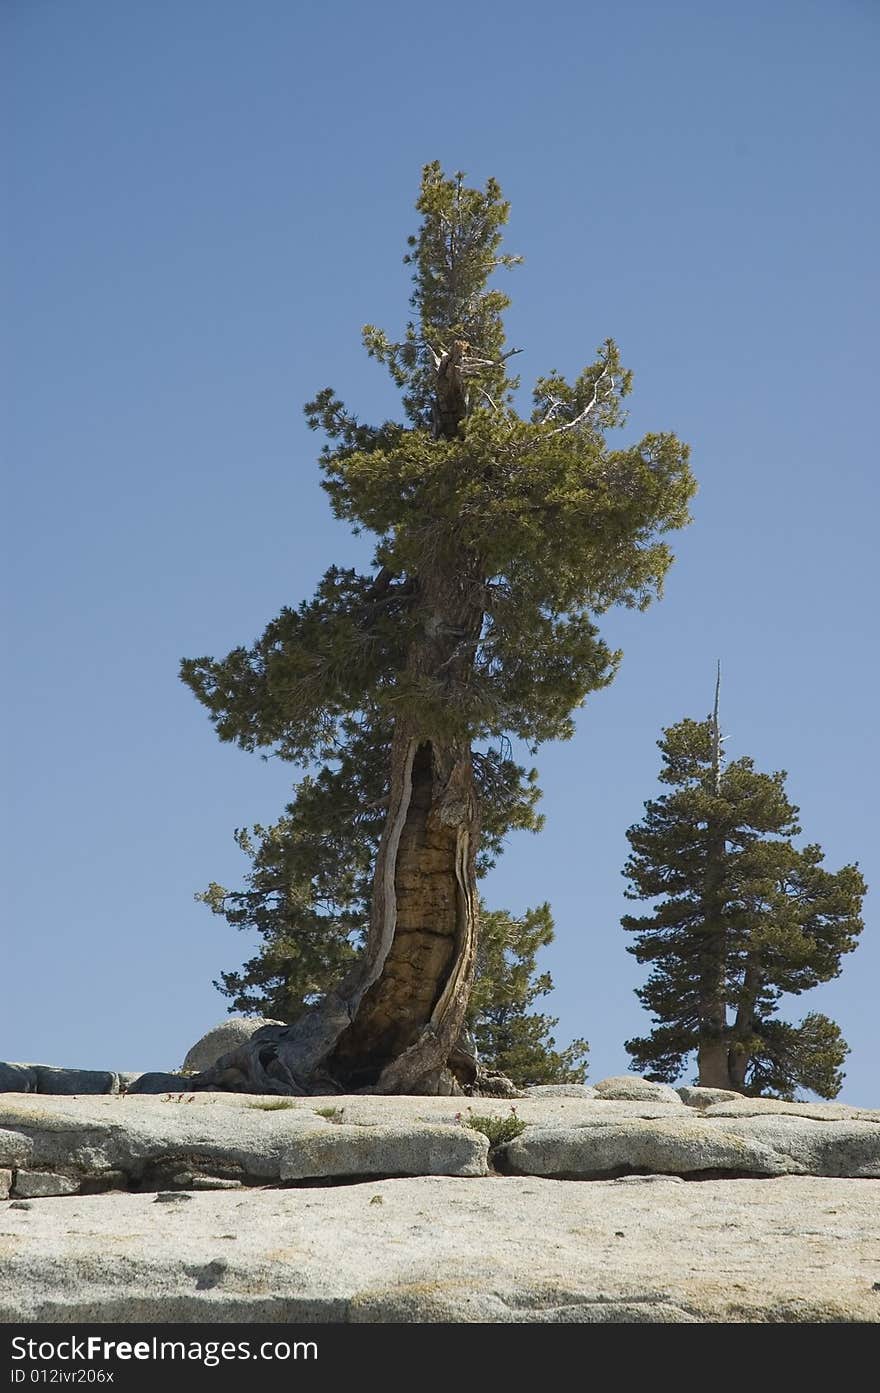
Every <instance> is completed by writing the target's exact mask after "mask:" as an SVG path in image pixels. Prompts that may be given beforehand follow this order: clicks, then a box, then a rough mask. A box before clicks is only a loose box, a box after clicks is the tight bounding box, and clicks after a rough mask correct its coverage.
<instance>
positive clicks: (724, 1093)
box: [675, 1085, 742, 1108]
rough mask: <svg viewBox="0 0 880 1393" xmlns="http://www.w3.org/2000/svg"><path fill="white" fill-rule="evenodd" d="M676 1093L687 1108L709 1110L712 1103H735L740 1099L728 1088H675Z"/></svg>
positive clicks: (739, 1094)
mask: <svg viewBox="0 0 880 1393" xmlns="http://www.w3.org/2000/svg"><path fill="white" fill-rule="evenodd" d="M675 1091H676V1093H677V1094H678V1096H679V1098H680V1099H681V1101H682V1102H683V1103H685V1104H686V1105H687V1107H689V1108H711V1107H712V1105H713V1103H735V1102H737V1101H739V1100H740V1099H741V1098H742V1094H741V1093H734V1092H733V1091H732V1090H731V1089H729V1088H699V1087H697V1086H696V1085H695V1086H694V1087H693V1088H677V1089H676V1090H675Z"/></svg>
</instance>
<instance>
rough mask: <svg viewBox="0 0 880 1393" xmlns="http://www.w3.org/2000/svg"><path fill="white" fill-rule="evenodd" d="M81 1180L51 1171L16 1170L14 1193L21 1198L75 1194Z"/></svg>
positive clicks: (29, 1198)
mask: <svg viewBox="0 0 880 1393" xmlns="http://www.w3.org/2000/svg"><path fill="white" fill-rule="evenodd" d="M78 1189H79V1181H78V1180H72V1179H71V1178H70V1176H69V1175H55V1174H53V1173H52V1172H51V1171H22V1170H20V1171H16V1173H15V1184H14V1186H13V1191H12V1193H13V1194H14V1195H15V1198H16V1199H19V1200H36V1199H43V1198H45V1197H46V1196H49V1195H75V1194H76V1192H77V1190H78Z"/></svg>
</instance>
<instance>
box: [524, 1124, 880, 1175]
mask: <svg viewBox="0 0 880 1393" xmlns="http://www.w3.org/2000/svg"><path fill="white" fill-rule="evenodd" d="M503 1166H504V1169H505V1170H508V1171H510V1172H511V1173H512V1174H515V1175H543V1176H566V1177H572V1178H576V1177H583V1178H593V1177H597V1176H602V1175H609V1174H614V1173H617V1172H625V1171H644V1172H648V1173H663V1174H670V1175H707V1174H711V1173H712V1172H713V1171H715V1172H721V1173H723V1174H726V1175H736V1174H739V1175H768V1176H769V1175H805V1174H810V1175H824V1176H850V1177H864V1178H873V1177H878V1178H880V1127H878V1126H877V1125H876V1123H872V1122H837V1121H830V1122H818V1121H815V1120H814V1119H811V1118H808V1117H791V1116H786V1115H780V1116H775V1117H757V1118H754V1117H749V1118H737V1117H734V1118H724V1119H721V1118H718V1119H712V1118H709V1117H707V1116H706V1114H703V1115H697V1116H694V1115H693V1114H691V1116H690V1117H686V1118H684V1119H681V1120H680V1119H678V1118H675V1119H669V1120H663V1119H633V1120H630V1121H617V1122H603V1121H595V1122H593V1123H590V1124H586V1125H581V1126H579V1127H545V1128H540V1127H532V1128H527V1129H526V1131H525V1132H524V1133H522V1135H521V1136H518V1137H516V1138H515V1139H514V1140H513V1141H511V1142H509V1143H508V1144H507V1146H506V1147H505V1148H504V1152H503Z"/></svg>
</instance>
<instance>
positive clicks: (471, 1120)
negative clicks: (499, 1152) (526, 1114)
mask: <svg viewBox="0 0 880 1393" xmlns="http://www.w3.org/2000/svg"><path fill="white" fill-rule="evenodd" d="M459 1118H460V1120H461V1121H462V1122H463V1123H464V1125H465V1127H471V1128H472V1129H473V1130H474V1131H475V1132H482V1133H483V1135H484V1136H487V1137H488V1138H489V1150H490V1151H494V1150H495V1149H496V1147H499V1146H506V1145H507V1143H508V1142H509V1141H513V1139H514V1137H518V1136H519V1135H520V1133H522V1132H524V1131H525V1129H526V1124H525V1123H524V1122H523V1120H522V1118H521V1117H517V1115H516V1108H511V1109H510V1116H509V1117H483V1116H480V1115H478V1114H475V1115H474V1116H473V1117H462V1116H461V1114H460V1113H459Z"/></svg>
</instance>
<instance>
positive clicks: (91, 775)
mask: <svg viewBox="0 0 880 1393" xmlns="http://www.w3.org/2000/svg"><path fill="white" fill-rule="evenodd" d="M2 25H3V31H4V33H3V49H4V54H5V57H4V60H3V61H4V65H5V69H6V75H5V79H4V83H3V85H4V88H5V90H6V96H5V100H6V102H7V104H8V108H9V113H8V114H9V117H10V119H8V120H7V121H6V122H4V127H5V132H6V134H5V141H6V147H5V155H4V168H5V170H6V182H7V186H8V190H9V205H8V206H9V209H10V216H9V218H8V220H7V224H6V231H5V242H4V251H3V276H4V281H5V295H6V306H7V308H6V314H5V316H4V318H5V320H6V323H7V325H11V329H12V333H11V334H10V336H9V338H10V344H9V353H8V368H7V370H6V371H5V372H4V379H5V381H6V382H7V383H8V384H9V385H10V391H9V393H8V416H7V426H6V428H5V430H4V437H5V441H6V451H5V453H6V454H7V456H8V459H9V462H10V466H11V483H10V484H9V485H7V487H6V489H5V498H6V502H7V504H8V505H9V507H8V509H7V510H6V534H5V539H4V547H3V551H4V557H5V560H6V562H7V565H8V579H7V585H6V591H7V593H8V594H10V595H14V599H13V601H12V603H11V604H10V605H9V608H8V614H7V621H6V622H7V632H6V637H5V638H4V644H3V650H4V654H5V656H6V658H7V664H6V668H5V677H4V680H3V686H2V700H3V705H4V708H5V711H4V717H3V744H4V758H5V763H6V767H7V769H8V778H7V788H8V789H9V790H10V798H9V807H8V826H7V829H6V831H5V832H4V834H3V838H2V846H3V853H4V856H5V858H6V862H7V864H6V869H5V870H4V872H3V888H4V896H5V899H6V901H7V909H6V911H5V916H4V917H5V924H4V928H3V949H2V957H0V975H2V1004H0V1059H2V1058H6V1059H9V1058H12V1059H22V1060H38V1061H44V1062H48V1063H57V1064H70V1065H79V1066H94V1067H114V1068H125V1069H137V1068H140V1069H147V1068H157V1069H163V1068H171V1067H175V1066H176V1065H178V1064H179V1063H180V1061H181V1059H182V1057H183V1054H184V1053H185V1051H186V1049H187V1048H188V1046H189V1045H190V1044H191V1043H192V1042H193V1041H194V1040H195V1039H196V1038H197V1037H198V1036H199V1035H200V1034H201V1033H202V1032H203V1031H204V1030H205V1029H207V1028H208V1027H209V1026H211V1025H212V1024H214V1023H215V1022H216V1021H218V1020H219V1019H221V1018H222V1017H223V1015H224V1013H225V1011H226V1007H227V1003H226V1001H225V999H224V998H222V997H221V996H219V995H218V994H217V993H216V992H215V991H214V989H213V988H212V986H211V981H212V978H213V977H216V976H217V975H218V974H219V972H220V970H221V969H224V968H231V967H234V966H237V965H238V964H239V963H241V962H242V961H243V959H244V957H245V956H249V955H250V954H251V953H252V952H253V949H254V943H253V942H252V941H251V940H250V939H248V938H245V937H244V936H242V935H240V934H237V933H236V932H234V931H233V930H231V929H229V928H228V927H227V926H226V925H225V923H224V922H223V921H221V920H219V919H217V918H214V917H213V916H212V915H211V914H210V913H209V911H208V910H207V909H206V908H204V907H203V906H202V905H199V904H196V903H195V902H194V900H193V894H194V892H195V891H197V890H199V889H201V888H202V887H204V886H205V885H206V884H207V883H208V882H209V881H210V880H218V881H220V882H221V883H223V884H226V885H228V886H236V885H238V884H240V883H241V877H242V874H243V872H244V871H245V869H246V866H247V862H246V860H245V858H244V857H243V856H242V855H241V853H239V851H238V850H237V848H236V847H235V845H234V843H233V840H232V831H233V828H234V827H237V826H243V825H247V824H249V823H252V822H253V821H255V820H263V821H272V820H274V818H275V817H276V815H277V814H278V813H279V812H280V811H281V808H282V806H283V804H284V802H285V800H286V797H287V795H288V792H289V788H290V783H291V779H292V776H293V774H292V770H291V769H290V767H289V766H285V765H283V764H281V763H280V762H279V761H277V760H273V761H270V762H269V763H265V762H263V761H261V760H260V759H259V758H258V757H257V756H254V755H246V754H244V753H242V752H240V751H238V750H236V749H235V748H233V747H231V746H226V745H221V744H220V743H219V742H218V741H217V739H216V736H215V735H214V733H213V730H212V728H211V726H210V723H209V721H208V719H207V716H206V715H205V713H204V712H203V710H202V708H201V707H200V706H199V705H198V704H197V703H196V701H195V700H194V699H193V697H192V696H191V695H190V693H189V692H188V691H187V690H186V689H185V688H184V687H183V686H182V685H181V683H180V682H179V680H178V677H177V666H178V661H179V659H180V658H181V657H182V656H196V655H200V654H206V653H210V654H214V655H218V656H219V655H222V654H224V653H226V652H227V651H228V650H229V649H230V648H231V647H233V646H234V645H236V644H238V643H241V642H245V643H246V642H250V641H251V640H252V639H254V638H255V637H256V636H257V634H258V633H259V632H260V631H261V630H262V628H263V626H264V625H265V623H266V622H267V621H268V620H269V619H270V618H272V617H273V616H274V615H275V614H276V613H277V611H278V610H279V609H280V608H281V607H282V605H285V604H295V603H297V602H298V601H299V600H301V599H302V598H304V597H306V596H308V595H310V594H311V592H312V589H313V587H314V584H315V582H316V580H317V579H318V577H319V576H320V574H321V573H322V572H323V570H324V569H325V568H326V567H327V566H328V565H329V564H331V563H332V562H334V561H335V562H337V563H340V564H359V563H363V562H364V561H365V559H366V557H367V554H368V552H367V546H366V544H365V543H364V542H362V541H361V540H356V539H352V538H351V537H349V536H348V534H347V532H346V530H345V529H344V528H343V527H342V526H341V525H340V524H338V523H335V522H334V521H333V520H332V518H331V517H330V514H329V509H328V506H327V502H326V499H325V497H324V495H323V494H322V492H321V490H320V488H319V485H318V477H319V476H318V471H317V468H316V464H315V456H316V451H317V445H318V441H317V440H316V438H315V437H314V436H312V435H310V434H309V432H308V431H307V430H306V429H305V426H304V423H303V418H302V413H301V405H302V403H303V401H305V400H306V399H307V398H308V397H310V396H311V395H312V394H313V393H314V392H315V390H316V389H318V388H321V387H323V386H325V385H326V384H328V383H332V384H333V385H334V386H336V387H337V388H338V390H339V391H340V392H341V393H342V395H343V396H344V397H345V399H346V400H347V401H348V402H349V403H350V404H351V405H352V406H353V407H354V408H356V409H357V410H358V411H359V412H360V413H361V414H362V415H363V417H364V418H367V419H369V418H370V417H371V416H376V417H381V416H383V415H384V414H386V413H388V412H389V411H391V410H392V409H393V406H394V395H393V389H392V388H391V386H390V384H389V382H388V380H387V378H386V377H385V376H384V374H383V371H382V370H381V369H380V368H379V367H377V366H376V365H375V364H374V363H371V362H370V361H369V360H367V359H366V358H365V357H364V355H363V353H362V351H361V349H360V347H359V331H360V326H361V325H362V324H363V323H364V322H367V321H371V322H376V323H379V324H382V325H384V326H386V327H388V328H389V329H390V330H392V331H394V330H396V329H397V328H399V327H400V326H401V325H402V324H403V322H404V319H405V315H406V299H407V295H408V286H407V280H406V271H405V269H404V268H403V266H402V265H401V255H402V253H403V251H404V242H405V238H406V235H407V234H408V233H409V232H410V231H411V230H412V229H413V226H414V221H415V215H414V213H413V210H412V204H413V200H414V198H415V195H416V190H417V184H418V177H419V171H420V167H421V165H422V164H423V163H424V162H425V161H427V160H430V159H434V158H437V159H440V160H442V161H443V162H444V164H445V165H446V166H447V168H449V169H456V168H462V169H465V170H466V171H467V172H468V174H469V176H470V177H471V178H472V179H474V180H480V181H482V180H483V179H485V177H486V176H487V175H490V174H491V175H495V176H496V177H497V178H498V179H499V180H500V181H501V183H502V186H503V188H504V189H505V192H506V193H507V195H508V196H509V197H510V199H511V200H512V203H513V213H512V218H511V222H510V227H509V239H508V241H509V249H510V250H512V251H515V252H521V253H523V254H524V256H525V258H526V262H525V265H524V267H523V268H521V269H519V270H517V271H515V272H513V273H511V276H510V279H509V281H508V282H507V285H506V288H508V289H509V290H510V292H511V294H512V295H513V297H514V304H513V308H512V310H511V312H510V315H509V321H508V322H509V334H510V341H511V342H512V343H515V344H517V345H522V346H523V348H524V350H525V352H524V353H523V355H522V357H521V358H520V359H519V360H518V365H519V366H520V368H521V370H522V373H523V374H524V377H525V378H526V380H528V379H530V378H532V377H534V376H536V375H538V374H539V373H543V372H545V371H547V370H548V369H549V368H552V367H558V368H559V369H560V370H561V371H564V372H567V373H575V372H577V370H578V369H579V368H580V367H581V366H582V365H583V364H584V363H585V362H587V361H590V360H591V358H592V356H593V352H594V349H595V347H596V345H597V344H598V343H599V342H600V341H601V340H602V339H604V338H605V337H606V336H608V335H611V336H613V337H614V338H616V339H617V341H618V343H619V344H620V346H621V350H622V353H623V356H624V360H625V362H626V363H627V364H628V365H629V366H631V367H632V368H633V369H634V371H635V375H636V377H635V390H634V394H633V396H632V398H631V423H632V429H633V431H635V432H637V433H639V434H641V433H643V432H644V431H647V430H654V429H657V430H665V429H672V430H675V431H677V432H678V433H679V434H680V435H681V436H682V437H683V438H684V439H686V440H688V441H689V442H690V443H691V445H692V447H693V456H692V460H693V466H694V470H695V473H696V475H697V477H698V479H699V481H700V494H699V497H698V499H697V502H696V506H695V521H694V523H693V525H692V527H691V528H690V529H689V530H688V531H687V533H686V534H683V535H681V537H680V539H679V540H678V541H677V542H676V551H677V557H678V559H677V562H676V565H675V568H674V570H673V573H672V575H671V577H670V580H669V583H668V586H667V593H666V597H665V598H664V600H663V601H662V603H660V604H659V605H657V606H655V607H654V608H652V609H651V610H650V611H649V612H648V613H647V614H645V615H638V616H636V615H629V614H623V615H611V616H608V617H607V619H606V620H605V621H604V625H603V629H604V632H605V633H606V635H607V636H608V637H609V638H610V640H611V641H612V642H614V643H615V644H616V643H620V644H621V645H622V646H623V648H624V650H625V658H624V662H623V666H622V669H621V671H620V675H619V676H618V678H617V680H616V681H615V683H614V684H613V686H612V687H611V688H610V689H609V690H608V691H607V692H605V693H602V694H601V695H600V696H598V697H596V698H595V699H594V700H593V701H591V702H590V703H589V705H588V707H587V708H586V709H585V710H584V712H583V713H582V715H581V717H580V719H579V723H578V733H577V737H576V739H575V740H574V742H573V743H571V744H569V745H563V746H560V747H556V748H547V749H546V750H544V751H543V753H542V755H541V757H540V760H539V763H540V767H541V772H542V782H543V786H544V788H545V791H546V796H545V801H544V811H545V812H546V814H547V826H546V830H545V831H544V833H543V835H542V836H541V837H539V838H532V837H528V836H521V837H518V838H517V839H515V841H514V843H513V844H512V845H511V847H510V850H509V852H508V854H507V856H506V857H505V859H504V860H503V861H502V863H501V864H500V866H499V868H498V870H497V872H496V873H495V874H494V875H493V877H492V879H491V883H490V884H489V885H488V886H487V893H488V896H489V898H490V900H491V901H492V903H494V904H496V905H506V906H509V907H511V908H513V909H522V908H524V907H525V906H526V905H528V904H533V903H536V902H538V901H541V900H544V899H549V900H550V901H551V903H552V906H553V909H554V912H555V916H556V922H557V942H556V944H555V945H554V946H553V948H552V949H551V950H550V951H549V952H548V953H547V958H546V966H548V967H549V968H550V970H551V971H552V973H553V975H554V977H555V979H556V982H557V989H556V992H555V994H554V997H553V999H552V1006H551V1009H552V1010H553V1011H554V1012H555V1013H556V1014H558V1015H559V1016H560V1017H561V1022H560V1028H559V1033H558V1034H559V1039H560V1040H561V1041H565V1040H568V1039H570V1038H571V1037H572V1036H573V1035H586V1036H587V1037H588V1038H589V1039H590V1040H591V1042H592V1047H593V1056H592V1064H591V1075H592V1077H594V1078H598V1077H601V1076H602V1075H605V1074H609V1073H617V1072H621V1071H623V1070H624V1069H625V1068H626V1064H627V1059H626V1055H625V1052H624V1050H623V1041H624V1040H625V1039H626V1038H627V1037H628V1036H630V1035H633V1034H636V1033H640V1032H641V1031H642V1030H643V1029H644V1028H645V1026H646V1024H647V1017H646V1016H645V1014H644V1013H643V1011H642V1010H641V1008H640V1006H639V1004H638V1002H637V1000H636V998H635V996H634V995H633V988H634V987H635V986H636V985H637V983H638V980H639V971H640V969H639V968H638V966H637V964H636V963H635V962H634V960H633V959H632V958H631V957H630V956H629V955H628V954H627V953H626V952H625V940H626V937H627V936H626V935H624V933H623V932H622V931H621V929H620V928H619V924H618V921H619V918H620V915H621V913H623V912H624V911H625V910H626V908H627V905H626V902H625V901H624V899H623V886H624V882H623V879H622V877H621V868H622V866H623V863H624V860H625V857H626V851H627V845H626V841H625V835H624V834H625V830H626V828H627V827H628V826H629V825H630V824H631V823H633V822H635V821H638V819H639V818H640V817H641V814H642V806H643V803H644V800H645V799H646V798H648V797H650V796H652V795H653V794H654V793H655V791H656V787H657V786H656V782H655V780H656V774H657V769H658V760H659V755H658V752H657V750H656V748H655V741H656V740H657V738H658V735H659V733H660V729H661V727H662V726H663V725H669V724H671V723H673V722H675V721H677V720H679V719H681V718H682V717H683V716H685V715H693V716H696V717H702V716H704V715H705V714H706V712H707V711H708V709H709V706H710V703H711V696H712V683H713V672H714V663H715V659H716V657H717V656H720V657H721V658H722V660H723V664H724V673H725V678H724V700H723V717H724V723H725V726H726V728H727V731H728V733H729V743H728V747H727V748H728V751H729V753H730V754H731V755H734V756H735V755H739V754H743V753H748V754H751V755H753V756H754V758H755V759H756V760H757V762H758V764H759V767H762V768H768V769H770V768H773V769H776V768H784V769H787V770H788V771H789V775H790V779H789V788H790V792H791V794H792V797H793V798H794V800H795V802H796V803H798V804H799V805H800V807H801V810H802V820H803V824H804V830H805V833H806V835H807V836H808V837H809V838H810V839H811V840H816V841H819V842H821V843H822V845H823V846H824V847H825V849H826V852H827V857H828V864H829V866H830V867H831V868H835V869H836V868H837V867H838V866H839V865H841V864H842V863H843V862H844V861H848V860H858V861H859V862H860V863H861V865H862V867H863V870H864V872H865V874H866V876H867V878H868V881H869V883H871V884H875V885H876V884H877V883H878V881H880V872H878V868H877V827H876V807H877V784H878V768H877V739H878V737H877V727H878V720H877V714H876V701H877V690H878V661H877V623H876V606H877V564H876V535H877V513H878V504H880V498H878V484H877V458H876V454H877V452H876V446H875V439H876V432H875V416H876V376H877V359H876V351H875V350H876V336H877V324H878V308H880V307H878V294H877V290H878V286H877V279H876V267H877V261H876V249H877V241H876V239H877V221H878V220H877V204H878V194H877V183H876V179H872V177H871V170H872V168H875V167H876V166H875V154H876V136H877V130H876V127H877V109H878V104H877V96H876V77H877V72H878V56H880V55H878V49H880V42H878V40H880V7H878V6H877V4H876V3H875V2H874V0H760V2H759V0H744V2H743V3H739V4H729V3H723V2H722V0H717V3H713V2H712V0H668V3H663V0H629V3H627V4H623V5H608V4H607V3H602V4H599V3H594V0H586V3H584V2H583V0H581V3H566V0H561V3H558V4H556V5H552V6H549V7H544V8H541V7H536V6H535V5H533V4H525V3H519V0H507V3H503V4H501V3H493V2H491V0H490V3H483V4H480V5H475V6H473V7H471V8H469V9H468V8H467V7H464V8H463V7H459V8H458V9H453V10H451V11H450V10H445V11H443V14H442V18H441V17H438V12H437V10H436V7H432V6H421V7H419V6H414V5H412V4H410V3H408V4H398V3H378V4H373V5H366V4H355V3H332V0H331V2H330V3H324V4H321V5H318V4H316V3H294V2H293V0H126V3H124V4H120V3H116V2H115V0H6V3H5V4H4V5H3V6H2ZM872 403H874V404H873V405H872ZM875 903H876V901H875ZM878 967H880V946H878V933H877V924H876V911H874V912H873V913H872V911H871V907H870V901H869V905H868V916H867V928H866V930H865V933H864V935H863V941H862V945H861V946H860V948H859V949H858V951H857V953H856V954H855V955H854V956H853V957H851V958H848V959H847V960H845V966H844V971H843V975H842V976H841V978H840V979H838V981H836V982H834V983H832V984H830V985H829V986H827V987H825V988H822V989H820V990H819V991H817V992H814V993H812V994H810V996H808V997H805V998H802V999H801V1000H800V1001H795V1002H794V1003H793V1013H794V1015H795V1017H796V1018H799V1016H800V1014H802V1012H803V1011H804V1010H806V1009H809V1008H811V1007H814V1008H816V1009H822V1010H825V1011H827V1012H828V1013H829V1014H830V1015H832V1016H833V1017H835V1018H836V1019H837V1020H838V1021H839V1022H840V1024H841V1025H842V1027H843V1030H844V1033H845V1035H846V1037H847V1038H848V1040H849V1041H850V1043H851V1045H852V1051H853V1052H852V1055H851V1056H850V1059H849V1061H848V1078H847V1082H846V1085H845V1088H844V1093H843V1095H842V1096H843V1097H844V1098H847V1099H851V1100H853V1101H855V1102H859V1103H863V1104H873V1105H874V1106H878V1105H880V1093H878V1085H877V1082H876V1078H877V1071H876V1064H877V1057H878V1043H880V1042H878V1029H877V1000H878V990H877V983H878Z"/></svg>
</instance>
